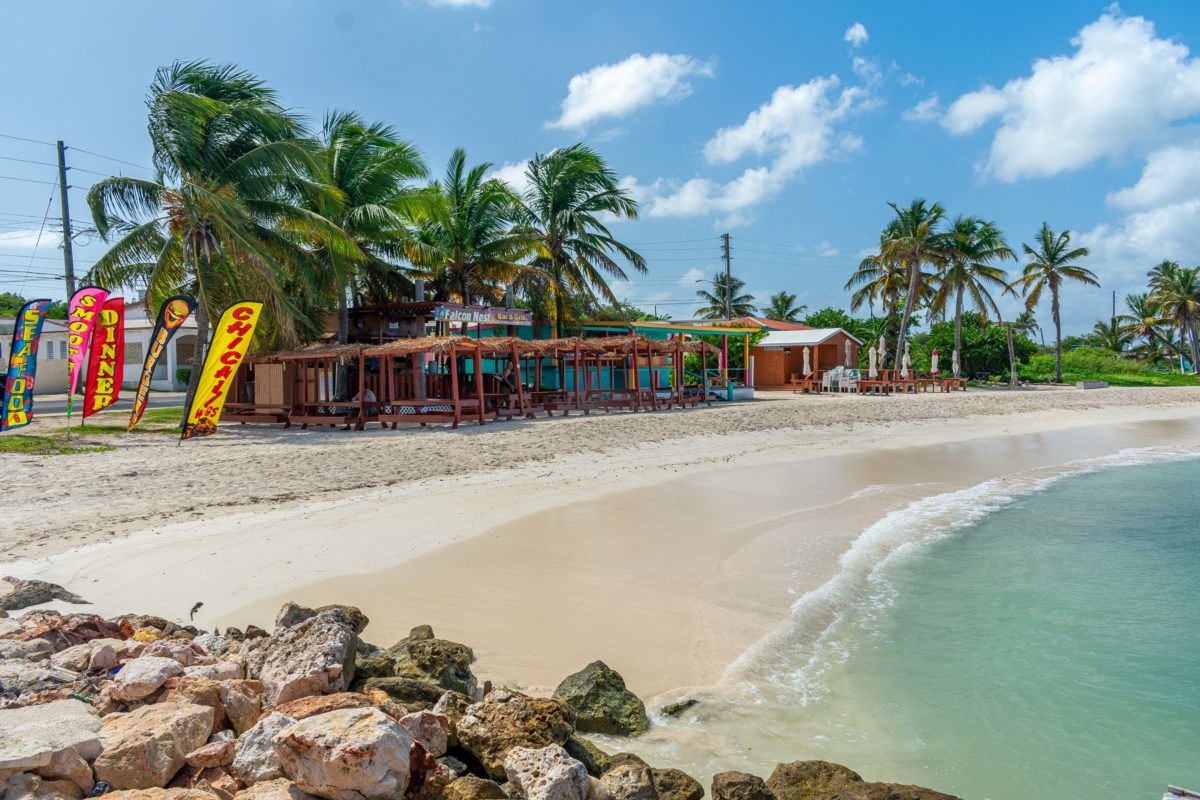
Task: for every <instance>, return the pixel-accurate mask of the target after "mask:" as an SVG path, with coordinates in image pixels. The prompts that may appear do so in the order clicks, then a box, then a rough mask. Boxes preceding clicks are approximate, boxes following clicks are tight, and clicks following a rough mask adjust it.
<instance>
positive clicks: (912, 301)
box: [892, 255, 962, 368]
mask: <svg viewBox="0 0 1200 800" xmlns="http://www.w3.org/2000/svg"><path fill="white" fill-rule="evenodd" d="M914 262H915V263H913V264H912V265H910V266H909V275H908V297H907V298H905V300H904V316H903V317H902V318H901V319H900V332H899V333H898V334H897V335H896V352H895V354H894V355H893V356H892V360H893V363H894V366H896V367H897V368H899V366H900V361H901V359H903V358H904V339H905V337H906V336H907V335H908V320H909V317H911V316H912V312H913V306H915V305H916V302H917V281H918V280H919V278H920V275H921V258H920V256H919V255H918V256H917V258H916V259H914ZM959 355H960V357H961V355H962V354H961V353H960V354H959Z"/></svg>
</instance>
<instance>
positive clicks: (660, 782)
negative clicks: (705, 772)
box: [650, 769, 704, 800]
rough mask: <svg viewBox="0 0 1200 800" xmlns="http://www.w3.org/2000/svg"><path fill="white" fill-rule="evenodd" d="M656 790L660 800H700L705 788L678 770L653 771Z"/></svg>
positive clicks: (651, 771) (651, 772)
mask: <svg viewBox="0 0 1200 800" xmlns="http://www.w3.org/2000/svg"><path fill="white" fill-rule="evenodd" d="M650 774H651V776H652V777H653V778H654V788H655V789H657V790H658V797H659V800H700V798H702V797H704V786H703V784H701V783H700V781H698V780H696V779H695V778H693V777H692V776H691V775H688V774H687V773H686V772H684V771H683V770H678V769H651V770H650Z"/></svg>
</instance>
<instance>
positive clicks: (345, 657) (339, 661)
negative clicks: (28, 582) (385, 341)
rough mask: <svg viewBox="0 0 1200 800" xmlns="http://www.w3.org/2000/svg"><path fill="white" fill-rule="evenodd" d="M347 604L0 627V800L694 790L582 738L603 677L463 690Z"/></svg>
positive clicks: (464, 679)
mask: <svg viewBox="0 0 1200 800" xmlns="http://www.w3.org/2000/svg"><path fill="white" fill-rule="evenodd" d="M366 627H367V618H366V616H364V615H363V614H362V612H360V611H359V610H358V609H355V608H352V607H350V606H325V607H322V608H316V609H309V608H303V607H301V606H297V605H295V604H292V603H289V604H287V605H286V606H284V608H283V609H282V610H281V611H280V613H279V616H278V618H277V619H276V624H275V627H274V629H273V630H272V631H271V632H267V631H266V630H263V629H260V628H256V627H254V626H250V627H248V628H246V630H244V631H243V630H238V629H235V628H229V629H227V630H225V631H224V632H215V631H214V632H212V633H208V632H204V631H200V630H198V629H196V628H193V627H191V626H187V625H179V624H176V623H174V622H171V621H169V620H165V619H162V618H159V617H153V616H136V615H129V616H124V617H120V618H117V619H111V620H109V619H103V618H101V617H98V616H94V615H87V614H69V615H60V614H58V613H55V612H48V611H32V612H28V613H25V614H24V615H22V616H19V617H15V618H0V795H2V799H0V800H59V799H61V800H80V798H82V797H84V796H89V795H97V794H105V795H106V796H111V797H114V798H146V799H147V800H218V799H219V800H231V798H234V797H237V798H238V800H306V798H311V797H321V798H326V799H327V800H701V798H703V797H704V796H705V789H704V787H703V786H702V785H701V784H700V783H699V782H698V781H696V780H695V779H694V778H692V777H691V776H689V775H687V774H685V773H684V772H681V771H680V770H677V769H672V768H669V767H665V766H663V767H658V766H651V765H649V764H647V763H645V762H644V761H642V760H641V759H640V758H638V757H637V756H636V755H633V754H631V753H618V754H609V753H605V752H604V751H602V750H601V749H600V748H598V747H597V746H596V745H595V744H593V743H592V742H590V741H588V740H587V739H586V738H584V736H582V734H584V733H588V732H603V733H610V734H618V735H628V736H635V735H637V734H639V733H642V732H644V731H645V730H647V729H648V728H649V726H650V721H649V719H648V718H647V715H646V709H645V705H644V704H643V703H642V701H641V700H640V699H638V698H637V697H636V696H635V695H634V694H633V693H632V692H630V691H629V689H628V688H627V687H626V686H625V682H624V681H623V680H622V679H621V676H620V675H619V674H617V673H616V672H615V671H614V670H612V669H611V668H609V667H608V666H607V665H605V664H604V663H602V662H599V661H597V662H595V663H593V664H590V665H588V666H587V667H585V668H584V669H583V670H581V671H580V672H578V673H576V674H574V675H571V676H568V677H567V678H566V679H565V680H563V682H562V684H561V685H560V686H559V687H558V689H557V690H556V691H555V692H554V696H553V697H549V698H547V697H533V696H529V695H527V694H523V693H521V692H517V691H513V690H511V689H507V688H495V689H493V688H492V687H491V685H490V684H489V683H483V684H482V685H481V684H480V682H479V680H477V678H476V676H475V675H474V673H473V672H472V663H473V661H474V655H473V653H472V652H471V649H470V648H469V647H467V646H466V645H463V644H459V643H457V642H450V641H446V640H444V639H439V638H437V637H436V636H435V634H434V632H433V630H432V629H430V628H429V627H428V626H420V627H417V628H414V629H413V630H412V633H411V634H410V635H409V636H408V637H406V638H405V639H403V640H401V641H400V642H397V643H395V644H394V645H392V646H391V647H387V648H381V647H375V646H373V645H370V644H367V643H366V642H364V641H363V639H362V634H363V631H364V630H365V628H366ZM710 793H711V796H712V798H713V800H833V799H834V798H838V800H881V799H882V798H890V799H892V800H941V799H943V798H944V799H946V800H952V799H951V798H949V796H948V795H943V794H939V793H938V792H934V791H931V790H929V789H923V788H920V787H915V786H898V785H894V784H880V783H869V782H866V781H863V780H862V779H861V778H860V777H859V776H858V775H857V774H855V773H854V772H852V771H851V770H849V769H847V768H845V767H841V766H839V765H836V764H829V763H826V762H822V761H797V762H793V763H791V764H782V765H779V766H778V767H777V768H776V769H775V771H774V772H773V773H772V774H771V776H770V777H769V778H768V779H767V780H765V781H764V780H763V779H762V778H759V777H756V776H753V775H747V774H744V773H734V772H727V773H722V774H720V775H717V776H715V777H714V778H713V781H712V785H711V787H710Z"/></svg>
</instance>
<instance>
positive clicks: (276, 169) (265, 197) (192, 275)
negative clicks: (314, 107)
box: [88, 62, 361, 408]
mask: <svg viewBox="0 0 1200 800" xmlns="http://www.w3.org/2000/svg"><path fill="white" fill-rule="evenodd" d="M147 106H148V107H149V111H150V114H149V118H150V122H149V132H150V141H151V144H152V145H153V148H154V155H153V159H154V166H155V167H156V169H157V173H158V175H157V178H156V179H155V180H144V179H139V178H129V177H113V178H106V179H104V180H101V181H99V182H98V183H96V184H95V185H94V186H93V187H92V189H91V191H89V192H88V206H89V208H90V209H91V213H92V218H93V219H94V220H95V223H96V229H97V232H98V233H99V235H100V237H101V239H103V240H104V241H106V242H110V243H112V246H111V248H110V249H109V250H108V252H106V253H105V254H104V255H103V256H102V257H101V258H100V260H99V261H97V262H96V264H95V265H94V266H93V267H92V269H91V270H90V272H89V273H88V279H89V280H90V281H93V282H96V283H99V284H102V285H105V286H111V287H116V286H140V287H144V288H145V290H146V302H147V305H148V308H149V310H150V311H155V310H156V309H157V307H158V306H160V305H161V304H162V301H163V300H164V299H165V298H166V297H168V296H170V295H171V294H174V293H176V292H179V291H183V292H186V293H188V294H190V295H193V296H194V297H195V298H196V301H197V306H196V328H197V330H196V350H195V357H196V363H203V358H204V349H205V345H206V343H207V341H208V320H209V318H210V316H211V314H212V313H213V311H214V310H219V309H220V308H221V307H222V306H224V305H226V304H227V303H230V302H233V301H234V300H237V299H241V298H244V297H253V298H256V299H261V300H262V301H263V302H264V303H265V310H266V314H265V315H264V320H263V322H262V323H261V324H260V328H263V329H266V330H264V333H266V334H267V337H266V338H271V337H273V338H275V339H276V340H277V341H280V342H283V343H291V342H294V341H296V340H297V339H298V338H299V332H300V329H302V328H304V327H306V326H311V324H312V321H311V320H310V319H308V318H307V317H306V315H305V313H304V311H303V309H302V308H301V307H300V306H299V305H298V304H297V303H296V302H295V301H294V299H293V298H294V294H293V292H292V289H291V288H290V287H289V285H288V284H289V281H290V280H291V279H292V277H294V275H295V272H296V270H297V269H298V268H305V267H307V266H308V265H310V263H311V262H310V261H309V259H308V255H307V249H308V248H309V246H310V245H311V243H313V242H320V243H323V246H325V247H328V248H329V249H330V251H331V252H335V253H337V254H338V255H339V256H341V257H343V258H347V259H353V258H359V257H361V254H360V253H359V251H358V248H357V247H355V245H354V243H353V242H351V241H350V240H349V239H348V238H347V237H346V236H345V235H344V234H343V233H342V231H341V230H340V229H339V228H338V227H337V226H336V225H335V224H333V223H331V222H329V221H328V220H326V219H325V218H324V217H322V216H321V215H320V214H318V213H315V212H313V211H311V210H310V208H309V207H311V206H312V205H313V204H316V203H320V202H322V198H326V197H331V196H333V195H335V194H336V192H334V191H333V190H331V189H330V188H329V187H327V186H326V185H324V184H323V183H322V182H321V181H319V180H316V179H314V178H313V177H312V176H314V175H316V174H318V173H319V164H318V162H317V160H316V158H315V156H314V151H315V145H314V143H313V142H312V141H311V140H310V139H307V138H306V136H305V130H304V128H303V126H302V125H301V123H300V120H299V119H298V118H297V117H296V116H295V115H293V114H291V113H290V112H288V111H286V110H285V109H284V108H283V107H282V106H281V105H280V104H279V103H278V101H277V100H276V97H275V92H274V91H273V90H271V89H270V88H268V87H267V86H265V85H264V84H263V83H262V81H260V80H259V79H257V78H256V77H254V76H253V75H250V74H249V73H246V72H242V71H240V70H238V69H237V68H235V67H232V66H217V65H212V64H207V63H204V62H188V63H182V62H176V63H175V64H172V65H171V66H169V67H163V68H161V69H159V70H158V71H157V72H156V73H155V77H154V81H153V83H152V84H151V86H150V93H149V97H148V98H147ZM199 377H200V370H199V369H193V370H192V374H191V379H190V381H189V383H188V402H187V403H185V404H184V407H185V408H187V407H188V405H189V404H190V400H191V396H192V394H193V393H194V392H195V389H196V384H197V383H198V381H199Z"/></svg>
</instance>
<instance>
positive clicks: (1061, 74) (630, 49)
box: [0, 0, 1200, 331]
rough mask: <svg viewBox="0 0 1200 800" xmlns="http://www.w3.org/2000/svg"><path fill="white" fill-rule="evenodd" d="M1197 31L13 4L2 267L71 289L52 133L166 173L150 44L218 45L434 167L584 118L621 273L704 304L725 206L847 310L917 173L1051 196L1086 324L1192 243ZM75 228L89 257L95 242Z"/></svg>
mask: <svg viewBox="0 0 1200 800" xmlns="http://www.w3.org/2000/svg"><path fill="white" fill-rule="evenodd" d="M1196 48H1200V4H1198V3H1196V2H1194V0H1176V1H1175V2H1166V1H1162V0H1159V1H1151V0H1147V2H1133V1H1132V0H1129V1H1127V2H1123V3H1121V4H1120V5H1119V6H1118V5H1115V4H1114V5H1104V4H1101V3H1095V2H1074V1H1073V0H1056V2H1054V3H1046V2H1035V1H1034V0H1008V2H1004V3H975V2H970V3H963V2H952V1H951V0H941V1H937V0H933V1H930V2H922V3H914V2H895V0H889V1H887V2H844V3H829V2H798V1H797V0H792V1H791V2H755V3H745V4H729V3H716V2H697V1H696V0H693V1H692V2H666V1H662V2H659V1H657V0H652V1H651V2H647V1H646V0H639V1H638V2H602V1H601V0H597V1H596V2H588V3H568V2H562V0H392V1H390V2H389V1H388V0H377V2H372V3H365V2H337V1H335V0H330V1H329V2H316V1H315V0H296V1H295V2H284V0H259V2H253V3H246V2H234V1H233V0H206V2H205V3H204V4H203V5H202V6H201V7H197V6H196V5H195V4H183V3H161V2H133V1H131V2H122V3H120V4H115V5H113V4H101V3H81V2H57V1H56V0H39V1H38V2H36V3H35V2H31V1H30V0H25V1H24V2H16V1H13V2H7V3H4V4H3V5H2V6H0V74H3V75H4V76H5V78H4V103H3V104H2V106H0V291H15V292H18V293H21V294H24V295H26V296H44V297H51V298H61V297H62V296H63V295H64V292H65V289H64V288H63V282H62V279H61V274H62V270H61V267H62V260H61V250H60V248H61V223H60V221H59V217H60V212H59V198H58V196H57V194H56V190H55V186H54V185H53V182H54V180H55V172H56V168H55V167H54V166H53V162H54V159H55V150H54V147H53V146H52V144H47V143H53V142H54V141H55V140H59V139H61V140H63V141H64V142H65V143H66V145H67V147H68V150H67V161H68V164H69V165H70V166H71V167H72V170H71V172H70V173H69V176H68V183H69V184H70V186H71V188H70V189H69V191H68V197H69V199H70V201H71V209H72V210H71V216H72V218H73V228H76V229H77V228H79V227H81V226H82V227H86V225H87V224H89V223H90V217H89V215H88V214H87V209H86V204H85V196H86V190H87V186H89V185H90V184H91V183H93V182H94V181H96V180H99V179H100V178H101V177H104V176H107V175H111V174H129V175H142V176H148V175H149V173H148V172H147V170H146V167H145V165H147V164H149V163H150V147H149V142H148V139H147V135H146V120H145V97H146V89H147V86H148V85H149V83H150V81H151V79H152V78H153V75H154V71H155V70H156V69H157V68H159V67H161V66H164V65H167V64H169V63H171V62H172V61H175V60H194V59H205V60H209V61H213V62H219V63H235V64H237V65H239V66H241V67H242V68H244V69H246V70H249V71H251V72H253V73H254V74H256V75H258V76H259V77H260V78H262V79H263V80H264V81H266V82H267V83H268V84H270V85H271V86H272V87H274V88H275V89H276V90H277V91H278V92H279V95H280V98H281V100H282V102H283V103H284V104H285V105H286V106H288V107H289V108H292V109H294V110H295V111H297V112H299V113H301V114H303V115H305V116H306V117H307V118H308V119H309V120H310V121H311V123H312V124H314V125H319V123H320V120H321V117H322V115H323V114H324V113H325V112H326V111H327V110H330V109H351V110H356V111H358V112H359V113H360V114H362V115H363V116H364V117H366V118H368V119H371V120H380V121H383V122H387V123H389V124H391V125H393V126H395V127H396V128H397V129H398V130H399V131H400V132H401V134H402V135H403V136H404V137H406V138H407V139H409V140H411V141H412V142H414V143H415V144H416V145H417V146H418V147H419V148H420V149H421V151H422V152H423V153H424V154H425V157H426V160H427V162H428V164H429V166H430V172H431V174H432V175H433V176H435V177H436V176H437V175H439V174H441V172H442V171H443V169H444V165H445V163H446V160H447V158H448V157H449V155H450V153H451V152H452V151H453V149H454V148H455V147H459V146H461V147H464V148H465V149H466V151H467V154H468V158H469V160H470V161H471V163H481V162H489V163H491V164H493V165H494V167H493V169H494V172H495V174H496V176H497V177H500V178H502V179H505V180H509V181H510V182H513V183H514V184H515V185H516V186H518V188H519V186H520V183H521V177H520V176H521V171H522V166H523V164H524V163H525V161H526V160H527V159H529V158H530V157H532V156H533V155H534V154H536V153H545V152H548V151H550V150H552V149H554V148H555V147H560V146H563V145H568V144H571V143H574V142H577V141H584V142H587V143H588V144H590V145H591V146H593V147H595V148H596V149H597V150H599V151H600V153H601V154H602V155H603V156H604V157H605V158H606V159H607V161H608V162H609V164H610V165H611V167H612V168H613V169H614V170H615V171H616V173H617V174H618V175H620V176H621V179H622V183H623V185H624V186H625V187H626V188H627V189H628V190H629V191H630V192H631V193H632V194H633V195H634V196H635V197H636V198H637V199H638V201H639V207H640V216H639V218H638V219H637V220H634V221H621V222H617V223H614V224H613V226H612V229H613V232H614V234H615V235H617V236H618V237H619V238H620V239H622V240H623V241H625V242H627V243H630V244H631V245H632V246H634V247H635V248H637V249H638V250H639V251H640V252H641V253H642V254H643V255H645V257H646V258H647V260H648V262H649V272H648V274H647V275H646V276H644V277H633V278H632V279H631V280H629V281H618V282H616V283H615V288H616V290H617V293H618V295H619V296H621V297H623V298H625V299H627V300H629V301H632V302H634V303H636V304H638V305H641V306H643V307H645V308H646V309H648V310H656V311H658V312H659V313H668V314H670V315H672V316H673V317H675V318H686V317H689V316H691V315H692V314H693V313H694V311H695V309H696V308H698V307H699V305H700V304H699V303H697V302H696V301H695V292H696V291H697V289H701V288H705V286H704V284H703V283H702V281H704V280H708V279H711V278H712V277H713V276H714V275H715V274H716V273H717V270H719V269H722V268H723V266H722V263H721V257H720V254H721V250H720V238H719V237H720V235H721V234H722V233H729V234H730V236H731V254H732V269H733V272H734V274H735V275H736V276H737V277H739V278H741V279H742V280H744V281H745V282H746V286H747V289H748V291H749V292H750V293H752V294H753V295H754V296H755V298H756V300H757V301H758V302H760V303H764V304H765V302H766V301H767V298H768V296H769V295H770V294H771V293H773V292H777V291H780V290H786V291H789V292H792V293H794V294H797V295H799V302H800V303H801V304H804V305H807V306H808V308H809V309H810V310H813V309H817V308H821V307H825V306H835V307H840V308H846V307H847V304H848V302H849V293H848V292H846V291H845V290H844V289H843V285H844V283H845V281H846V279H847V278H848V276H849V275H850V273H851V272H852V271H853V269H854V268H855V267H856V266H857V264H858V263H859V261H860V260H861V258H862V256H863V255H864V254H866V253H867V252H870V250H871V247H872V245H873V244H876V243H877V242H878V238H879V232H880V230H881V229H882V227H883V226H884V225H885V224H886V222H887V221H888V219H889V217H890V215H891V211H890V209H889V208H888V206H887V203H888V202H895V203H899V204H906V203H908V202H909V201H911V200H913V199H914V198H917V197H924V198H927V199H929V200H932V201H938V202H940V203H942V204H943V205H944V206H945V208H946V209H947V212H948V213H949V214H950V215H951V216H953V215H957V214H963V215H971V216H979V217H983V218H985V219H988V220H993V221H995V222H996V223H997V224H998V225H999V226H1000V228H1001V229H1002V230H1003V231H1005V233H1006V235H1007V237H1008V241H1009V243H1010V245H1012V246H1013V247H1014V248H1015V249H1017V250H1018V251H1019V250H1020V244H1021V243H1023V242H1032V241H1033V239H1034V236H1035V234H1036V231H1037V229H1038V228H1039V227H1040V226H1041V224H1042V222H1043V221H1045V222H1047V223H1049V224H1050V226H1051V227H1052V228H1054V229H1055V230H1063V229H1065V230H1070V231H1071V232H1072V236H1073V237H1074V240H1075V241H1076V242H1077V243H1078V244H1080V245H1084V246H1087V247H1089V248H1090V249H1091V252H1092V255H1091V256H1090V257H1089V258H1088V259H1086V261H1085V262H1084V263H1085V265H1086V266H1089V267H1090V268H1091V269H1093V270H1094V271H1095V272H1096V273H1097V274H1098V275H1099V276H1100V279H1101V282H1102V284H1103V287H1102V288H1100V289H1092V288H1086V287H1078V288H1076V287H1072V288H1071V289H1070V290H1069V291H1068V292H1067V293H1066V295H1065V296H1064V300H1063V317H1064V327H1065V328H1066V329H1067V330H1068V331H1072V330H1074V331H1082V330H1085V329H1088V328H1090V327H1091V325H1092V323H1093V322H1095V321H1096V320H1098V319H1107V318H1108V316H1109V315H1110V314H1111V302H1112V293H1113V292H1114V291H1115V292H1116V293H1117V297H1118V298H1119V299H1122V301H1123V298H1124V296H1125V294H1126V293H1128V292H1132V291H1138V290H1141V288H1142V286H1143V285H1144V276H1145V273H1146V271H1147V270H1148V269H1149V268H1150V267H1152V266H1153V265H1154V264H1156V263H1158V262H1159V261H1161V260H1163V259H1173V260H1179V261H1181V262H1182V263H1184V264H1186V265H1195V264H1197V263H1200V124H1198V123H1200V56H1197V54H1196V52H1195V51H1196ZM14 137H15V138H14ZM27 140H31V141H27ZM47 217H48V219H46V220H45V222H44V221H43V220H44V218H47ZM76 242H77V244H76V248H75V255H76V262H77V263H76V271H77V273H80V274H82V273H83V272H84V271H86V269H87V267H88V265H89V264H90V263H93V262H94V261H95V259H96V258H98V257H99V255H100V254H102V253H103V252H104V248H105V245H104V243H103V242H100V241H98V240H97V238H96V237H95V236H93V235H88V234H86V233H85V234H83V235H80V236H79V237H78V238H77V239H76ZM1021 263H1024V262H1021ZM1019 266H1020V264H1011V265H1010V268H1012V269H1018V268H1019ZM1002 308H1003V309H1004V311H1005V313H1006V315H1008V314H1013V313H1015V312H1016V311H1017V310H1018V308H1019V304H1018V301H1016V300H1008V301H1005V302H1004V303H1003V304H1002ZM862 313H863V315H865V313H866V310H865V309H864V310H863V312H862ZM1039 316H1040V318H1042V319H1044V320H1045V321H1047V322H1048V319H1049V311H1048V309H1047V308H1042V309H1039Z"/></svg>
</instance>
